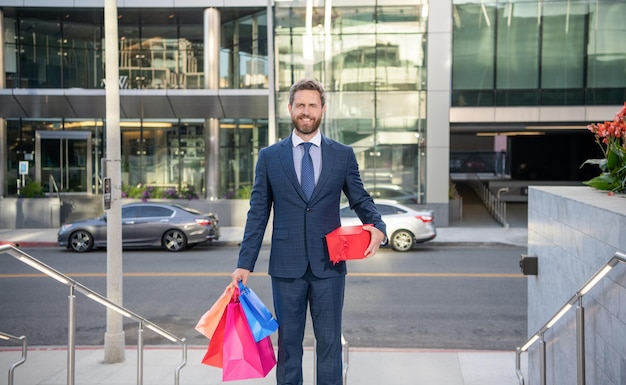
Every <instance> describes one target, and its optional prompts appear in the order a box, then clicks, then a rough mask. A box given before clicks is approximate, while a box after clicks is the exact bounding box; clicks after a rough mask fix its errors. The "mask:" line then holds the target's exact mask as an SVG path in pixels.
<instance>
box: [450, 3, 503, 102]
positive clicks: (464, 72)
mask: <svg viewBox="0 0 626 385" xmlns="http://www.w3.org/2000/svg"><path fill="white" fill-rule="evenodd" d="M452 10H453V22H454V24H453V27H454V31H453V38H452V39H453V40H452V62H453V63H454V65H453V66H452V88H453V89H454V90H491V89H493V88H494V76H493V74H494V55H495V51H494V49H495V23H494V22H495V9H494V8H493V7H489V6H486V5H477V4H464V5H454V6H453V9H452ZM466 103H467V102H463V101H459V102H458V103H455V104H458V105H464V104H466ZM472 104H473V103H472Z"/></svg>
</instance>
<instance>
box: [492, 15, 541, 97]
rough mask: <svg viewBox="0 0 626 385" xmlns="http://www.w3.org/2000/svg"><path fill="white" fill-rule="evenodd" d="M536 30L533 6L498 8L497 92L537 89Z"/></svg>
mask: <svg viewBox="0 0 626 385" xmlns="http://www.w3.org/2000/svg"><path fill="white" fill-rule="evenodd" d="M539 27H540V23H539V19H538V8H537V4H536V3H508V4H506V5H504V6H501V7H499V8H498V41H497V65H496V69H497V73H496V88H498V89H524V88H526V89H528V88H538V85H539V84H538V80H539V71H538V66H539V57H538V56H539Z"/></svg>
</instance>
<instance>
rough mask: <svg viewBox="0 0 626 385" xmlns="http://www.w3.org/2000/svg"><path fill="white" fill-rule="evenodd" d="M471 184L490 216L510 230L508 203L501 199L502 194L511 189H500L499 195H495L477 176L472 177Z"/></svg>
mask: <svg viewBox="0 0 626 385" xmlns="http://www.w3.org/2000/svg"><path fill="white" fill-rule="evenodd" d="M469 184H470V186H471V187H472V189H473V190H474V191H476V194H478V196H479V197H480V200H482V201H483V204H484V205H485V207H486V208H487V210H488V211H489V214H491V216H493V217H494V218H495V220H496V221H498V223H500V224H501V225H502V226H504V227H506V228H508V227H509V223H508V222H507V220H506V201H504V200H503V199H501V198H500V194H501V193H503V192H507V191H509V189H508V188H507V187H504V188H501V189H498V191H497V193H496V194H494V193H493V192H492V191H491V190H490V189H489V186H488V185H487V184H486V183H484V182H483V181H482V180H481V179H480V177H479V176H478V175H476V174H474V175H471V176H470V178H469Z"/></svg>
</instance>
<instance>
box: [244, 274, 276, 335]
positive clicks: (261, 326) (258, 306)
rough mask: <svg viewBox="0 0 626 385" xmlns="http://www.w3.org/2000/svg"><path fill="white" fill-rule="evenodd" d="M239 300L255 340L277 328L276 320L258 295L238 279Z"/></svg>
mask: <svg viewBox="0 0 626 385" xmlns="http://www.w3.org/2000/svg"><path fill="white" fill-rule="evenodd" d="M239 301H240V302H241V307H242V308H243V312H244V314H245V316H246V320H247V321H248V325H249V326H250V330H251V331H252V335H253V336H254V340H255V341H256V342H259V341H261V340H262V339H263V338H265V337H267V336H269V335H271V334H272V333H274V332H275V331H276V330H278V321H277V320H276V318H274V316H273V315H272V313H271V312H270V311H269V309H268V308H267V306H265V304H264V303H263V301H261V299H260V298H259V296H257V295H256V293H255V292H254V291H253V290H252V289H250V288H249V287H248V286H244V285H243V283H242V282H241V281H239Z"/></svg>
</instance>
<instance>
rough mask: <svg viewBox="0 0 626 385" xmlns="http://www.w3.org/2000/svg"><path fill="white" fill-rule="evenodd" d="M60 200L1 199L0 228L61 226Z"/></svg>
mask: <svg viewBox="0 0 626 385" xmlns="http://www.w3.org/2000/svg"><path fill="white" fill-rule="evenodd" d="M60 210H61V201H60V200H59V199H58V198H2V199H0V228H2V229H21V228H37V229H39V228H51V227H52V228H54V227H59V226H60V225H61V221H60V219H61V214H60Z"/></svg>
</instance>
